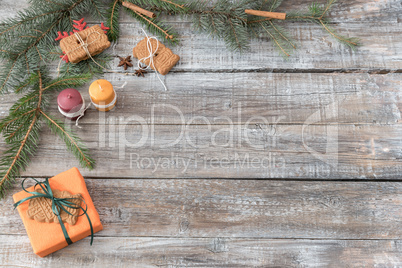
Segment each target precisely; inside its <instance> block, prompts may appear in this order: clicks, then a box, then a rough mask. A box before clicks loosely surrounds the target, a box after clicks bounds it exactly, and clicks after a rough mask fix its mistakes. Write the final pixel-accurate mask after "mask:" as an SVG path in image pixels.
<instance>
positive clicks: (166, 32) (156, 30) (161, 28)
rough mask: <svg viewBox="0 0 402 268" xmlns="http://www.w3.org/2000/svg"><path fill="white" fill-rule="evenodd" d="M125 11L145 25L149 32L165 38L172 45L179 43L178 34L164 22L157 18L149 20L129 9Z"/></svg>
mask: <svg viewBox="0 0 402 268" xmlns="http://www.w3.org/2000/svg"><path fill="white" fill-rule="evenodd" d="M124 9H125V10H126V11H127V12H128V14H129V15H131V16H132V17H134V18H135V19H137V20H138V21H139V22H141V23H142V24H143V25H145V26H146V27H147V30H148V31H150V32H151V33H153V34H155V35H157V36H159V37H161V38H164V39H166V40H167V41H168V43H170V44H175V43H177V39H176V36H177V34H176V33H175V32H174V31H173V30H172V28H171V27H170V28H169V27H166V26H165V25H164V24H163V23H162V22H160V21H159V20H158V19H157V18H152V19H151V18H147V17H145V16H144V15H142V14H140V13H139V12H137V11H132V10H131V9H128V8H126V7H124Z"/></svg>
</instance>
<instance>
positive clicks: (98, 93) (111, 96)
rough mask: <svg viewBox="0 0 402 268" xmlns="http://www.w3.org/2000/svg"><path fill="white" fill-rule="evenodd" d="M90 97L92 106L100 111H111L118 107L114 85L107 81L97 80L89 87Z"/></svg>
mask: <svg viewBox="0 0 402 268" xmlns="http://www.w3.org/2000/svg"><path fill="white" fill-rule="evenodd" d="M89 96H90V97H91V101H92V104H93V105H94V106H95V108H96V109H98V110H99V111H102V112H107V111H110V110H112V109H113V107H114V106H115V105H116V100H117V95H116V92H115V91H114V89H113V86H112V84H111V83H110V82H109V81H107V80H105V79H99V80H96V81H94V82H93V83H92V84H91V85H90V86H89Z"/></svg>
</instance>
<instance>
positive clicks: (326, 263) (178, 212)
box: [0, 0, 402, 267]
mask: <svg viewBox="0 0 402 268" xmlns="http://www.w3.org/2000/svg"><path fill="white" fill-rule="evenodd" d="M319 2H320V3H323V2H325V1H319ZM0 4H1V8H0V17H1V18H3V19H4V18H7V17H10V16H13V15H15V14H16V12H17V11H19V10H21V9H22V8H24V7H26V5H27V4H26V2H25V1H12V0H0ZM307 5H308V3H307V2H305V1H299V0H294V1H291V0H288V1H285V3H284V4H283V5H282V7H281V8H280V10H283V11H286V10H291V9H300V8H304V7H306V6H307ZM122 13H124V12H122ZM330 16H331V18H332V21H333V22H334V27H335V28H336V29H338V30H339V31H340V32H341V33H344V34H346V35H349V36H355V37H359V38H360V39H361V42H362V44H363V45H362V47H360V48H359V49H358V50H356V51H351V50H349V49H347V48H345V47H343V46H342V45H340V44H338V43H337V42H336V41H334V40H333V39H332V38H331V37H329V36H328V35H327V34H326V33H325V32H323V31H322V30H321V28H320V27H318V26H317V25H313V24H303V23H302V24H299V23H286V25H285V26H286V27H287V29H289V32H290V34H291V35H292V36H293V37H294V38H295V39H296V40H297V45H298V51H297V52H295V53H294V54H293V55H292V56H291V57H290V58H289V59H288V60H284V59H283V58H282V57H281V56H280V55H278V53H277V52H276V51H275V49H274V48H273V46H272V44H270V43H269V41H267V40H254V41H252V43H251V48H250V51H249V52H247V53H243V54H238V53H231V52H228V51H227V50H226V49H225V45H224V43H223V42H222V41H220V40H214V39H210V38H209V37H208V36H206V35H204V34H198V33H196V32H194V31H193V30H192V28H191V20H190V19H180V18H177V17H166V21H167V23H168V24H169V25H172V26H174V27H175V28H176V29H177V30H178V32H179V34H180V37H181V40H180V44H179V45H178V46H176V47H172V50H173V51H174V52H175V53H176V54H178V55H180V57H181V60H180V62H179V63H178V64H177V66H176V67H175V68H174V69H173V70H172V72H170V73H169V74H168V75H167V76H165V77H163V80H164V82H165V83H166V85H167V87H168V91H166V92H165V91H164V90H163V88H162V86H161V85H160V83H159V81H158V80H157V78H156V77H155V75H154V74H153V73H151V74H148V75H147V76H146V78H137V77H133V76H123V75H118V74H113V73H107V74H105V79H108V80H110V81H112V83H113V84H114V85H115V86H120V85H122V84H123V83H124V82H125V81H127V82H128V84H127V85H126V86H125V87H124V88H123V89H118V90H117V93H118V104H117V107H116V108H115V109H114V110H113V111H112V112H109V113H106V114H105V113H97V112H96V111H95V110H94V109H93V108H91V110H90V111H88V112H87V115H86V116H85V117H84V118H83V119H82V120H81V121H80V124H81V125H82V127H83V128H82V129H76V131H77V133H78V135H79V136H80V137H82V139H83V140H84V142H85V144H86V145H87V146H88V147H89V148H90V149H91V152H92V154H93V156H94V158H95V159H96V161H97V167H96V169H94V170H93V171H88V170H85V169H81V172H82V173H83V175H84V176H85V177H86V181H87V185H88V189H89V192H90V194H91V196H92V197H93V200H94V203H95V205H96V207H97V209H98V211H99V213H100V216H101V220H102V223H103V224H104V230H103V231H102V232H100V233H98V234H96V238H95V242H94V245H93V246H92V247H88V243H89V239H84V240H83V241H80V242H77V243H74V244H73V245H71V246H69V247H67V248H65V249H63V250H60V251H58V252H56V253H54V254H51V255H50V256H48V257H46V258H43V259H40V258H39V257H37V256H35V255H34V254H33V253H32V249H31V246H30V243H29V239H28V237H27V236H26V233H25V230H24V227H23V225H22V222H21V220H20V218H19V216H18V213H17V212H16V211H14V210H13V209H12V198H11V195H12V193H14V192H17V191H19V187H18V186H16V187H15V188H14V189H13V190H12V191H11V192H10V193H9V195H8V197H7V198H6V199H5V200H4V201H2V202H3V204H2V206H1V207H0V249H1V250H0V264H1V265H4V266H7V267H11V266H15V267H17V266H18V267H59V266H65V267H67V266H68V267H74V266H82V267H101V266H110V267H111V266H113V267H402V240H401V239H402V195H401V190H402V184H401V181H402V180H401V178H402V177H401V174H402V149H401V148H402V147H401V145H402V140H401V136H402V125H401V123H402V121H401V109H402V102H401V96H402V90H401V88H402V87H401V80H402V3H401V1H400V0H378V1H368V0H353V1H339V3H338V4H336V5H335V6H334V8H333V9H332V11H331V12H330ZM120 21H121V28H122V36H121V38H120V40H119V42H118V44H116V45H115V46H113V47H112V48H111V49H109V52H110V53H111V54H112V55H120V56H126V55H129V54H130V53H131V51H132V48H133V47H134V46H135V45H136V44H137V43H138V42H139V41H140V40H141V39H142V38H143V35H142V32H141V29H140V25H139V24H138V23H136V22H134V21H133V20H132V19H130V18H129V17H128V16H127V15H124V14H122V16H121V19H120ZM117 63H118V60H117V59H116V60H115V61H114V63H113V64H112V65H113V66H117ZM114 69H115V70H116V71H121V69H120V68H116V67H114ZM79 90H80V91H81V92H82V93H83V94H84V96H86V99H87V100H89V97H88V93H87V87H83V88H81V89H79ZM0 98H1V102H2V105H1V107H0V116H1V117H4V116H5V115H6V114H7V112H8V109H9V107H10V106H11V105H12V103H13V102H14V101H15V100H16V98H17V96H15V95H12V94H11V95H4V96H0ZM55 103H56V101H55V102H54V104H53V105H52V114H54V115H57V116H58V117H59V118H60V119H61V118H62V117H61V115H58V112H57V106H56V105H55ZM230 129H231V130H232V133H233V135H230V132H229V131H228V130H230ZM0 142H1V149H0V151H1V152H2V151H4V149H5V148H4V141H3V140H1V141H0ZM312 152H313V153H312ZM239 158H240V160H239ZM244 159H245V160H244ZM158 160H159V161H160V165H158V166H156V164H155V163H157V161H158ZM243 160H244V161H243ZM261 160H264V161H265V162H263V164H261V163H260V164H258V163H257V162H258V161H261ZM153 161H154V162H153ZM239 161H240V162H239ZM162 162H164V163H165V165H164V166H162V165H161V163H162ZM184 163H188V166H187V167H186V166H184ZM77 165H78V163H77V161H76V160H75V158H74V157H73V156H72V155H71V154H70V153H68V152H67V151H66V147H65V145H64V144H63V142H62V141H61V140H60V139H58V138H57V137H56V136H54V135H52V134H51V133H50V131H49V130H47V129H46V128H44V131H43V133H42V135H41V141H40V149H39V150H38V152H37V154H36V157H35V158H34V159H33V161H32V163H31V164H30V165H29V167H28V169H27V170H26V171H25V172H24V173H23V175H24V176H35V177H40V178H42V177H49V176H53V175H55V174H57V173H60V172H62V171H65V170H67V169H69V168H71V167H73V166H77ZM186 165H187V164H186ZM18 182H20V181H18ZM17 185H18V183H17Z"/></svg>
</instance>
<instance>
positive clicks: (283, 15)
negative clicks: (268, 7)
mask: <svg viewBox="0 0 402 268" xmlns="http://www.w3.org/2000/svg"><path fill="white" fill-rule="evenodd" d="M244 12H246V13H247V14H249V15H254V16H260V17H266V18H271V19H278V20H284V19H286V13H280V12H269V11H261V10H253V9H246V10H245V11H244Z"/></svg>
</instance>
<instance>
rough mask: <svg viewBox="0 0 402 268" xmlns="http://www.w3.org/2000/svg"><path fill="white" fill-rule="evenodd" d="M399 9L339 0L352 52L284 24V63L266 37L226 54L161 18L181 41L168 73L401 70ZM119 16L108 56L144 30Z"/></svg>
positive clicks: (304, 26) (217, 43)
mask: <svg viewBox="0 0 402 268" xmlns="http://www.w3.org/2000/svg"><path fill="white" fill-rule="evenodd" d="M288 2H289V3H288V6H291V7H292V8H294V9H297V8H304V7H306V6H307V5H308V3H306V2H304V1H297V3H295V4H293V1H288ZM321 2H325V0H322V1H321ZM349 2H351V3H349ZM2 6H3V4H2ZM5 7H6V8H5V10H6V11H7V13H6V14H4V17H10V16H12V15H14V14H16V12H17V11H18V10H19V9H18V8H15V3H14V2H12V1H11V0H5ZM286 8H287V7H284V9H286ZM338 8H340V9H338ZM400 9H401V4H400V1H398V0H380V1H376V2H370V1H362V0H359V1H342V3H341V4H338V5H337V6H336V7H335V8H334V9H333V10H334V12H333V13H331V17H332V18H335V19H337V18H339V20H337V23H336V25H334V26H335V27H336V29H337V30H338V31H339V32H340V33H342V34H344V35H348V36H353V37H357V38H360V39H361V43H362V46H361V47H360V48H359V49H357V50H356V51H352V50H350V49H349V48H346V47H345V46H343V45H341V44H339V43H338V42H337V41H336V40H334V39H333V38H332V37H331V36H330V35H329V34H328V33H327V32H325V31H323V30H322V28H321V27H320V26H319V25H316V24H311V23H289V22H284V23H286V25H284V26H286V28H287V29H288V31H289V34H290V36H292V37H293V38H294V39H295V40H296V45H297V47H298V50H297V51H296V52H295V53H294V54H293V55H292V56H291V57H289V59H288V60H285V59H284V58H283V57H282V55H280V54H279V53H278V52H277V51H276V49H275V48H274V46H273V44H270V43H269V42H270V41H269V40H267V38H261V39H259V40H252V41H251V45H250V51H248V52H247V53H243V54H240V53H231V52H229V51H227V49H226V46H225V44H224V42H223V41H221V40H219V39H211V37H209V36H207V35H206V34H200V33H198V32H196V31H194V29H193V28H192V27H191V24H192V23H191V19H181V18H179V17H177V16H168V17H166V19H165V21H166V24H167V25H169V26H173V27H174V28H175V29H176V30H177V32H178V34H179V37H180V44H179V45H178V46H176V47H172V50H173V52H174V53H175V54H178V55H180V58H181V59H180V61H179V63H178V65H177V66H176V67H175V68H173V69H172V72H214V71H220V72H233V71H255V70H259V71H270V70H274V71H280V72H283V71H304V72H312V71H314V70H315V71H317V70H320V71H332V70H337V71H356V70H362V71H372V72H376V71H380V72H384V71H385V72H400V71H401V69H402V68H401V61H402V53H401V51H402V38H400V37H401V35H402V27H401V21H402V20H401V12H400ZM336 10H338V11H336ZM351 12H353V13H351ZM123 14H124V12H122V18H121V20H120V23H121V27H120V28H121V38H120V39H119V41H118V43H117V45H116V46H112V48H110V49H109V50H108V51H109V52H110V53H112V54H121V55H129V54H131V53H132V49H133V47H134V46H135V45H136V44H137V43H138V42H139V41H140V40H142V39H143V38H144V35H143V33H142V30H141V27H142V26H141V25H140V24H139V23H137V22H135V21H134V19H133V18H131V17H129V16H128V15H123ZM351 14H353V15H351ZM354 14H355V15H354ZM346 17H348V18H346ZM382 20H384V21H382ZM284 23H280V24H281V25H282V24H284ZM362 29H364V30H362Z"/></svg>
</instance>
